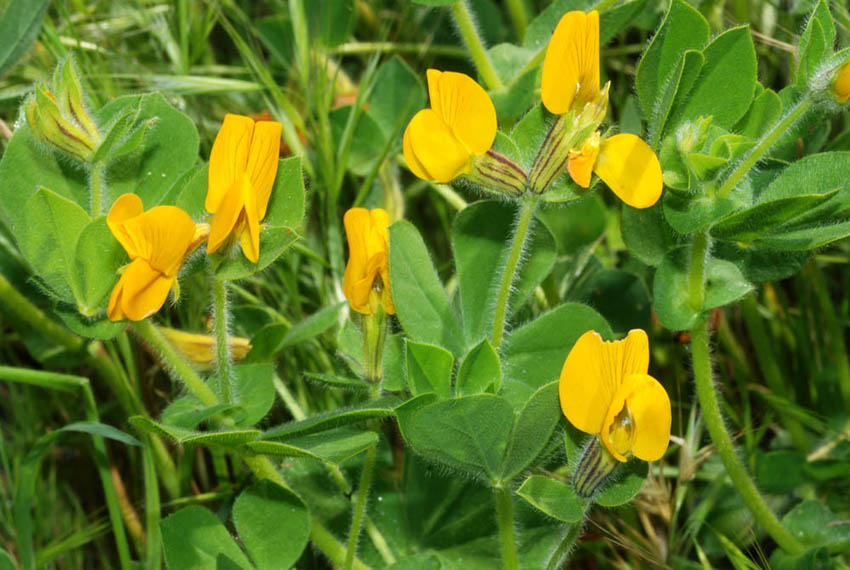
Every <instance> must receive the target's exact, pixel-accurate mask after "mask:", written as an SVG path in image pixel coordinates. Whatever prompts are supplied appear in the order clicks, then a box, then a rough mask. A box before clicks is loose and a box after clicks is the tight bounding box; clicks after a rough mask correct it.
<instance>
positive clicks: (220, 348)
mask: <svg viewBox="0 0 850 570" xmlns="http://www.w3.org/2000/svg"><path fill="white" fill-rule="evenodd" d="M229 317H230V315H229V312H228V306H227V282H226V281H224V280H222V279H217V278H216V277H215V276H213V321H214V323H215V350H216V362H217V364H218V385H219V387H220V389H221V399H222V400H223V401H224V403H225V404H230V403H232V402H233V358H232V356H231V352H230V342H229V339H228V334H227V327H228V321H229Z"/></svg>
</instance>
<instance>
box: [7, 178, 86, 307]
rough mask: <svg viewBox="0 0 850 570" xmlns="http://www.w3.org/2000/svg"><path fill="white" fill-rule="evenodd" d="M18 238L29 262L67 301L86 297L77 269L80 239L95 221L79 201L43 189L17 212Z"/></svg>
mask: <svg viewBox="0 0 850 570" xmlns="http://www.w3.org/2000/svg"><path fill="white" fill-rule="evenodd" d="M17 220H18V223H17V224H16V226H15V230H16V231H15V237H16V238H17V241H18V247H20V248H21V253H23V254H24V257H26V259H27V261H29V263H30V265H32V267H33V269H34V270H35V271H36V273H38V275H39V277H41V278H42V279H43V280H44V282H45V283H46V284H47V285H48V286H49V287H50V288H51V289H52V290H53V292H54V293H55V294H56V295H57V296H58V297H60V298H61V299H62V300H65V301H69V302H71V301H73V302H75V303H79V299H80V298H81V297H82V295H81V293H80V284H79V280H78V277H79V276H78V274H77V272H76V267H75V262H76V247H77V240H78V239H79V237H80V234H81V233H82V232H83V230H84V229H85V227H86V226H87V225H89V223H90V222H91V218H89V215H88V214H87V213H86V212H85V210H83V209H82V208H81V207H79V206H78V205H77V204H75V203H73V202H71V201H70V200H68V199H66V198H64V197H62V196H60V195H59V194H57V193H56V192H53V191H51V190H48V189H47V188H40V189H39V190H38V191H37V192H36V193H35V194H34V195H33V196H32V197H31V198H30V199H29V200H28V201H27V203H26V204H25V206H24V207H23V209H22V210H21V211H19V212H18V214H17Z"/></svg>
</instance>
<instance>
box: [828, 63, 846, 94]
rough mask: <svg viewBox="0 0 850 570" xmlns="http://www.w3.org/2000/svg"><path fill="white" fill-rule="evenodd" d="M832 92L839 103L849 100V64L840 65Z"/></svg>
mask: <svg viewBox="0 0 850 570" xmlns="http://www.w3.org/2000/svg"><path fill="white" fill-rule="evenodd" d="M832 92H833V94H834V95H835V98H836V99H838V102H839V103H846V102H847V100H848V99H850V62H847V63H845V64H844V65H842V66H841V68H840V69H839V70H838V73H836V74H835V80H834V81H833V83H832Z"/></svg>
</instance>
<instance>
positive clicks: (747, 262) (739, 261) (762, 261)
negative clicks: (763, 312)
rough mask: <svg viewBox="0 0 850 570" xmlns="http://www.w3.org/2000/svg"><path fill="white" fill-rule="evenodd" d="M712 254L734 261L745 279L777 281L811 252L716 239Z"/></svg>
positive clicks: (793, 271) (794, 271)
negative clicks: (749, 245) (740, 243)
mask: <svg viewBox="0 0 850 570" xmlns="http://www.w3.org/2000/svg"><path fill="white" fill-rule="evenodd" d="M712 255H714V256H715V257H718V258H720V259H725V260H727V261H731V262H732V263H734V264H735V265H736V266H737V267H738V269H740V270H741V273H742V274H743V275H744V278H745V279H747V281H752V282H754V283H762V282H764V281H779V280H780V279H785V278H786V277H790V276H791V275H793V274H795V273H796V272H797V271H799V269H800V268H801V267H802V266H803V264H804V263H805V262H806V260H808V259H809V257H810V256H811V254H810V253H809V252H808V251H802V252H800V251H779V250H775V249H769V248H766V247H759V246H752V247H745V248H742V247H740V246H739V245H737V244H734V243H732V242H723V241H718V242H717V243H716V244H714V248H713V249H712Z"/></svg>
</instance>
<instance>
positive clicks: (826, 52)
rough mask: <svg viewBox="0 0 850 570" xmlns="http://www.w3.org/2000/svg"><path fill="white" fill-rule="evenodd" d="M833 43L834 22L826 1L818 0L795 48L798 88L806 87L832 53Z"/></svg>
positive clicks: (803, 88)
mask: <svg viewBox="0 0 850 570" xmlns="http://www.w3.org/2000/svg"><path fill="white" fill-rule="evenodd" d="M834 44H835V23H834V22H833V19H832V14H830V13H829V6H828V5H827V3H826V2H824V0H818V2H817V4H815V7H814V10H812V14H811V16H809V19H808V21H807V22H806V28H805V29H804V30H803V33H802V34H800V44H799V46H798V48H797V49H798V53H799V54H800V55H799V58H798V66H797V77H796V86H797V88H798V89H800V90H805V89H807V88H808V85H807V83H808V82H809V81H810V80H811V79H812V75H813V74H814V72H815V71H816V70H817V68H818V67H819V66H820V64H821V63H823V61H824V59H825V58H826V57H829V56H831V55H832V48H833V45H834Z"/></svg>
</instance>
